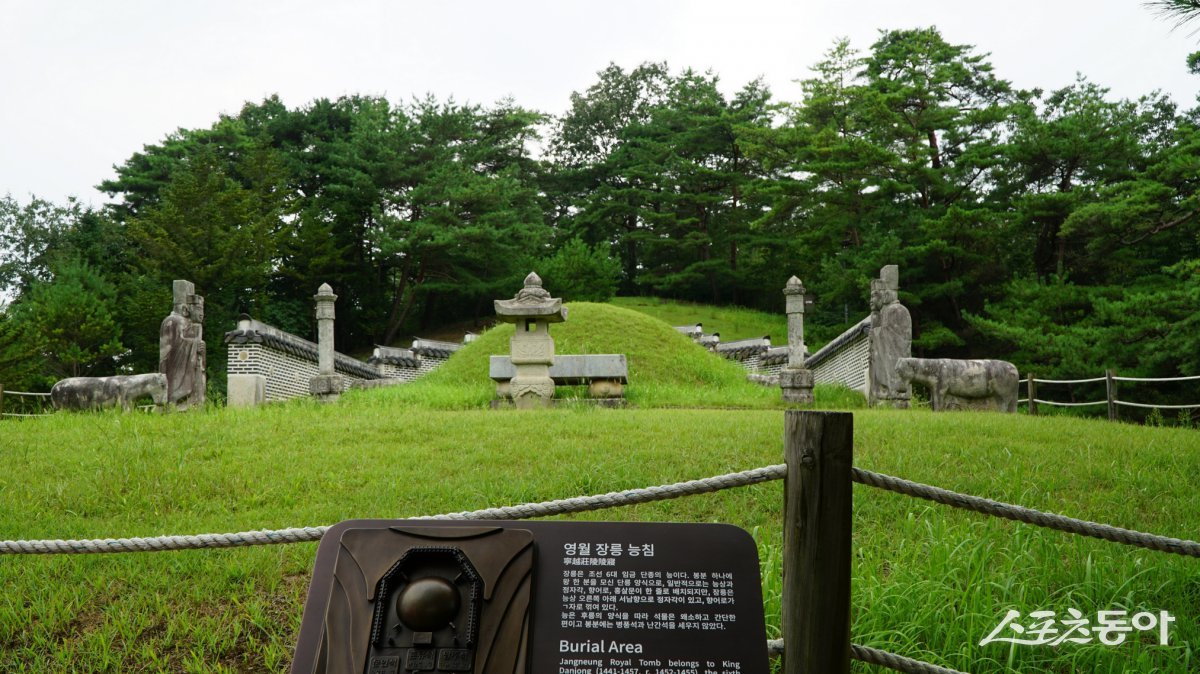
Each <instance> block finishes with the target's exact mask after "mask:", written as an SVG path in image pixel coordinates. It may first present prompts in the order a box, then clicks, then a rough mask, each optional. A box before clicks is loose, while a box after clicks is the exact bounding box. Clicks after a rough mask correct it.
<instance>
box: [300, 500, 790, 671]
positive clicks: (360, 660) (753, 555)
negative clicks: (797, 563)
mask: <svg viewBox="0 0 1200 674" xmlns="http://www.w3.org/2000/svg"><path fill="white" fill-rule="evenodd" d="M762 606H763V604H762V593H761V588H760V579H759V568H758V554H757V549H756V547H755V545H754V541H753V540H752V539H751V538H750V536H749V535H748V534H746V532H745V531H743V530H741V529H739V528H737V527H734V526H730V525H724V524H661V523H625V522H543V521H525V522H485V521H429V520H426V521H421V520H351V521H347V522H342V523H340V524H338V525H335V526H334V527H331V528H330V529H329V531H328V532H326V534H325V536H324V537H323V538H322V539H321V544H320V547H319V549H318V551H317V561H316V565H315V568H314V571H313V580H312V584H311V586H310V587H309V596H308V601H307V603H306V604H305V610H304V620H303V623H302V625H301V628H300V638H299V642H298V644H297V646H296V654H295V659H294V661H293V663H292V673H293V674H406V673H408V672H473V673H475V674H492V673H500V672H503V673H504V674H514V673H519V674H524V673H530V674H766V672H767V671H768V663H767V654H766V643H765V642H766V634H765V628H764V625H763V609H762Z"/></svg>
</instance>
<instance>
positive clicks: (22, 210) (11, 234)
mask: <svg viewBox="0 0 1200 674" xmlns="http://www.w3.org/2000/svg"><path fill="white" fill-rule="evenodd" d="M83 214H84V209H83V208H82V207H81V206H80V205H79V203H78V202H76V201H75V200H74V199H69V200H68V201H67V203H66V205H63V206H59V205H56V204H53V203H50V202H49V201H46V200H44V199H38V198H37V197H33V198H31V199H30V201H29V203H27V204H25V205H23V206H22V205H21V204H20V203H19V202H17V200H16V199H13V198H12V196H5V197H4V198H2V199H0V253H3V255H2V256H0V298H2V297H4V296H6V295H7V296H9V297H15V296H16V295H19V294H20V293H22V292H26V291H28V290H29V288H30V287H32V286H33V284H34V283H36V282H37V281H45V280H48V279H49V278H50V275H51V273H50V270H51V267H52V266H53V265H54V263H55V262H56V260H57V259H58V258H59V257H62V256H63V255H64V254H65V253H66V252H67V251H66V248H67V241H68V238H69V234H70V232H71V230H72V229H73V228H74V227H75V226H76V224H77V223H78V222H79V220H80V218H81V217H82V216H83Z"/></svg>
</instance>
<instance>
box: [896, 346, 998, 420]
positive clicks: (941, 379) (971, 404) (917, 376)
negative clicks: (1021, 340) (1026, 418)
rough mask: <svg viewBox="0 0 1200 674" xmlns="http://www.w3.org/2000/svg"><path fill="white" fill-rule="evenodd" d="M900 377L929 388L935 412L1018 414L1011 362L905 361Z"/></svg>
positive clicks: (901, 361)
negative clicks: (992, 411) (979, 411)
mask: <svg viewBox="0 0 1200 674" xmlns="http://www.w3.org/2000/svg"><path fill="white" fill-rule="evenodd" d="M896 374H897V375H898V376H899V378H900V379H902V380H904V381H907V382H909V386H910V388H911V386H912V383H913V382H916V383H918V384H923V385H925V386H927V387H928V388H929V393H930V396H931V398H932V400H931V401H930V402H931V406H932V407H933V410H934V411H941V410H995V411H997V412H1016V411H1017V383H1018V382H1019V379H1018V376H1017V368H1016V366H1015V365H1013V364H1012V363H1009V362H1007V361H1003V360H955V359H952V358H901V359H899V360H897V361H896Z"/></svg>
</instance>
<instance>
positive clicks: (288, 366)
mask: <svg viewBox="0 0 1200 674" xmlns="http://www.w3.org/2000/svg"><path fill="white" fill-rule="evenodd" d="M225 344H226V348H228V350H229V354H228V355H229V360H228V366H227V369H226V372H227V374H228V377H229V386H228V389H229V404H231V405H255V404H258V403H262V402H275V401H280V400H290V399H292V398H302V397H305V396H308V395H309V394H310V389H309V383H310V382H311V381H312V379H313V377H316V376H317V375H318V374H320V372H319V368H318V351H317V350H318V346H317V344H316V343H315V342H310V341H309V340H307V339H304V338H303V337H297V336H296V335H293V334H291V333H288V332H285V331H283V330H280V329H279V328H276V327H274V326H272V325H268V324H266V323H263V322H261V321H256V320H254V319H252V318H250V317H248V316H243V317H242V318H241V319H240V320H239V321H238V327H237V329H236V330H231V331H229V332H227V333H225ZM460 346H461V345H459V344H454V343H452V342H439V341H435V340H423V339H416V340H413V346H412V347H411V348H409V349H396V348H390V347H377V348H376V349H375V354H374V355H373V356H372V357H371V359H370V360H368V361H367V362H365V363H364V362H362V361H360V360H358V359H356V358H352V357H350V356H347V355H345V354H343V353H335V354H334V370H335V371H336V372H337V373H338V374H340V375H342V376H343V377H344V386H343V391H344V390H346V389H349V388H374V387H377V386H390V385H394V384H400V383H407V382H410V381H413V380H415V379H418V378H420V377H422V376H424V375H425V374H427V373H429V372H431V371H433V370H435V369H437V368H438V367H439V366H440V365H441V364H442V363H445V362H446V360H447V359H448V358H450V355H451V354H453V353H454V351H456V350H458V349H459V348H460Z"/></svg>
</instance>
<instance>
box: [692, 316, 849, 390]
mask: <svg viewBox="0 0 1200 674" xmlns="http://www.w3.org/2000/svg"><path fill="white" fill-rule="evenodd" d="M676 330H679V331H680V332H683V330H682V329H680V328H676ZM689 334H690V335H691V336H692V337H693V339H694V340H695V341H696V342H697V343H699V344H705V345H706V346H707V348H708V349H709V350H710V351H712V352H713V353H716V354H717V355H719V356H722V357H723V358H726V359H728V360H732V361H734V362H736V363H738V364H739V365H741V366H742V367H744V368H746V372H748V373H749V374H751V375H756V376H758V377H759V379H756V381H760V380H761V382H762V383H765V384H769V385H774V383H775V379H774V378H775V377H778V376H779V374H780V373H781V372H783V370H784V368H786V367H787V362H788V349H787V347H786V346H771V340H770V339H769V338H767V337H762V338H754V339H742V340H737V341H734V342H719V341H716V340H712V341H707V340H705V338H706V337H708V335H704V334H703V333H699V332H697V333H689ZM870 335H871V320H870V317H867V318H864V319H863V320H862V321H859V322H858V323H856V324H855V325H854V326H853V327H851V328H850V329H849V330H847V331H846V332H844V333H842V334H841V335H839V336H838V337H837V338H835V339H833V340H832V341H830V342H829V344H826V345H825V347H824V348H822V349H820V350H818V351H817V352H816V353H814V354H811V355H808V356H807V358H806V359H805V364H806V366H807V367H808V368H809V369H810V370H812V372H813V379H814V381H816V382H817V383H819V384H844V385H846V386H847V387H849V388H851V389H854V390H856V391H860V392H862V394H863V395H866V394H867V390H868V388H869V384H870V379H869V375H868V372H869V370H870V357H871V353H870ZM764 376H765V377H766V378H762V377H764Z"/></svg>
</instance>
